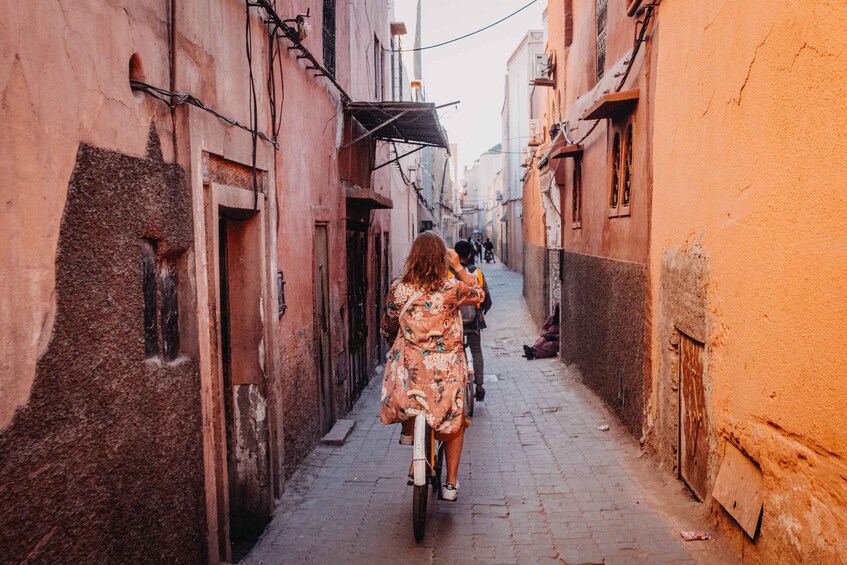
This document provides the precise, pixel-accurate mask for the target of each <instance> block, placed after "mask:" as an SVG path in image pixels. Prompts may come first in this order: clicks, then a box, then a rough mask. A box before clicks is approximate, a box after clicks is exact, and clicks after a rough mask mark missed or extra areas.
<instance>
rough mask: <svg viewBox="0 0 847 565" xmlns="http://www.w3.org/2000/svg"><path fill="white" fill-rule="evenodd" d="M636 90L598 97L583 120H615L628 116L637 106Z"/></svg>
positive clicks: (610, 93) (583, 116)
mask: <svg viewBox="0 0 847 565" xmlns="http://www.w3.org/2000/svg"><path fill="white" fill-rule="evenodd" d="M638 95H639V91H638V89H637V88H636V89H633V90H624V91H623V92H609V93H608V94H604V95H603V96H601V97H600V99H599V100H597V102H595V103H594V104H593V105H592V106H591V107H590V108H589V109H588V110H586V111H585V113H584V114H583V115H582V119H583V120H606V119H610V118H611V119H615V118H620V117H623V116H626V115H627V114H630V113H631V112H632V110H633V109H634V108H635V105H636V104H638Z"/></svg>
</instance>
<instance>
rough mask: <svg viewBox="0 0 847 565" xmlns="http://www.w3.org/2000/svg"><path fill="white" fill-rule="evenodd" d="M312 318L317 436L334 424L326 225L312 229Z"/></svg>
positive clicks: (319, 225)
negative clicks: (318, 402) (317, 395)
mask: <svg viewBox="0 0 847 565" xmlns="http://www.w3.org/2000/svg"><path fill="white" fill-rule="evenodd" d="M314 281H315V315H316V317H317V319H316V324H315V325H316V328H317V330H316V331H317V336H316V337H317V345H318V390H319V392H320V399H321V414H320V416H321V432H322V433H324V434H326V433H327V432H329V430H330V429H331V428H332V425H333V424H334V423H335V402H334V401H333V398H334V394H333V379H332V361H331V359H332V358H331V357H330V355H331V351H330V348H331V345H330V344H331V341H330V329H329V300H330V299H329V239H328V235H327V226H326V224H316V225H315V276H314Z"/></svg>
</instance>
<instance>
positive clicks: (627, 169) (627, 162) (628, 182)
mask: <svg viewBox="0 0 847 565" xmlns="http://www.w3.org/2000/svg"><path fill="white" fill-rule="evenodd" d="M624 139H625V141H624V143H625V145H624V164H623V196H622V198H621V205H622V206H623V207H624V208H626V207H628V206H629V194H630V188H631V186H632V124H631V123H630V124H629V125H628V126H627V128H626V137H625V138H624Z"/></svg>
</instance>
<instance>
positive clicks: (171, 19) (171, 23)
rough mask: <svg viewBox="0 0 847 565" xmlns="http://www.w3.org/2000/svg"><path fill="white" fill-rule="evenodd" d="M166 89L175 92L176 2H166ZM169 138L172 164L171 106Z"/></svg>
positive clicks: (173, 114)
mask: <svg viewBox="0 0 847 565" xmlns="http://www.w3.org/2000/svg"><path fill="white" fill-rule="evenodd" d="M168 4H169V10H168V12H169V13H168V75H169V77H168V89H169V90H170V91H171V92H176V0H168ZM171 138H172V140H173V146H174V162H175V163H176V162H178V161H179V159H178V158H177V145H176V107H175V106H174V105H173V104H171Z"/></svg>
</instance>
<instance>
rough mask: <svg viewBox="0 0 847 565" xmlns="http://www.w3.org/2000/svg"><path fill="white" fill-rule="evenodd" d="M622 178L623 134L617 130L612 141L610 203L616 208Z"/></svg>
mask: <svg viewBox="0 0 847 565" xmlns="http://www.w3.org/2000/svg"><path fill="white" fill-rule="evenodd" d="M620 179H621V134H619V133H618V132H615V137H614V140H613V141H612V196H611V198H610V200H609V205H610V206H611V207H612V208H613V209H615V208H617V207H618V199H619V197H620V191H619V190H618V184H619V183H620Z"/></svg>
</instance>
